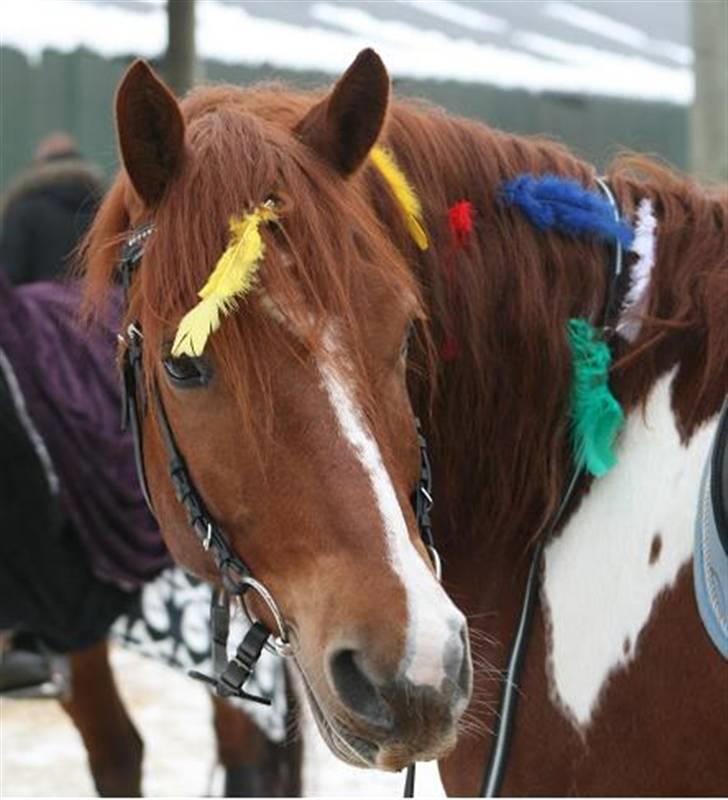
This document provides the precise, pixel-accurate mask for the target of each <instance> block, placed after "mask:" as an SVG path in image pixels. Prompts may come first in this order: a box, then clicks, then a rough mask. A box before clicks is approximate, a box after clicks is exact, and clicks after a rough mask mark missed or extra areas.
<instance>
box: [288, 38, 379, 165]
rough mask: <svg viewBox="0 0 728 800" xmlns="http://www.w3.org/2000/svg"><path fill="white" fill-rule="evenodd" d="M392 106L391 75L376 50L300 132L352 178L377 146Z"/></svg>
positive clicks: (360, 57) (363, 54)
mask: <svg viewBox="0 0 728 800" xmlns="http://www.w3.org/2000/svg"><path fill="white" fill-rule="evenodd" d="M388 103H389V75H388V74H387V70H386V69H385V67H384V64H383V63H382V59H381V58H379V56H378V55H377V54H376V53H375V52H374V50H370V49H367V50H362V51H361V53H359V55H358V56H357V57H356V59H355V60H354V63H353V64H352V65H351V66H350V67H349V69H347V70H346V72H345V73H344V74H343V76H342V77H341V78H340V79H339V81H338V82H337V84H336V86H334V88H333V90H332V91H331V93H330V94H329V95H328V96H327V97H326V98H325V99H324V100H322V101H321V102H320V103H318V104H317V105H315V106H314V107H313V108H312V109H311V110H310V111H309V112H308V114H306V116H305V117H304V118H303V120H302V121H301V122H300V123H299V124H298V126H297V128H296V132H297V133H298V135H299V137H300V138H301V139H302V140H303V141H304V142H306V144H308V145H309V146H310V147H312V148H313V149H314V150H315V151H316V152H317V153H318V154H319V155H320V156H321V157H322V158H323V159H325V160H326V161H328V162H329V163H330V164H331V165H332V166H333V167H334V168H336V169H337V170H338V171H339V172H340V173H341V174H342V175H345V176H346V175H350V174H351V173H352V172H354V171H356V170H357V169H358V168H359V167H360V166H361V165H362V164H363V163H364V161H365V160H366V158H367V156H368V155H369V151H370V150H371V149H372V147H373V146H374V145H375V144H376V141H377V138H378V137H379V133H380V131H381V130H382V126H383V125H384V119H385V117H386V115H387V106H388Z"/></svg>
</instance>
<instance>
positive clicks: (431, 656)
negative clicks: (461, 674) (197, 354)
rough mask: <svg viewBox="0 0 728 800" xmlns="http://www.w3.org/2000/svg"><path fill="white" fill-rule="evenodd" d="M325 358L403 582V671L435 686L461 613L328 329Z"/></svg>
mask: <svg viewBox="0 0 728 800" xmlns="http://www.w3.org/2000/svg"><path fill="white" fill-rule="evenodd" d="M326 349H327V351H328V353H329V356H330V357H329V358H328V359H327V360H324V361H322V362H321V363H320V364H319V370H320V372H321V376H322V378H323V384H324V387H325V389H326V392H327V394H328V397H329V399H330V401H331V405H332V407H333V410H334V413H335V414H336V419H337V421H338V423H339V427H340V428H341V432H342V434H343V435H344V438H345V439H346V440H347V441H348V443H349V445H350V446H351V448H352V450H353V451H354V453H355V454H356V457H357V458H358V460H359V462H360V463H361V465H362V468H363V469H364V472H365V473H366V475H367V477H368V478H369V481H370V483H371V487H372V492H373V494H374V500H375V502H376V506H377V509H378V510H379V514H380V517H381V520H382V525H383V528H384V532H385V535H386V541H387V550H388V555H389V562H390V564H391V566H392V569H393V570H394V571H395V572H396V574H397V575H398V576H399V578H400V580H401V581H402V584H403V585H404V589H405V595H406V599H407V614H408V620H407V637H406V652H405V656H404V662H405V664H406V670H405V677H407V678H408V679H409V680H410V681H411V682H412V683H414V684H416V685H419V686H433V687H435V688H436V689H440V688H441V686H442V682H443V679H444V678H445V677H446V660H447V658H448V653H449V652H451V651H452V648H453V647H458V646H460V637H459V633H460V630H461V628H462V626H463V624H464V622H465V619H464V617H463V615H462V614H461V612H460V611H458V610H457V608H455V606H454V605H453V603H452V601H451V600H450V598H449V597H448V596H447V595H446V594H445V592H444V591H443V589H442V587H441V586H440V585H439V583H437V581H436V580H435V578H434V576H433V574H432V572H431V571H430V570H429V569H428V568H427V566H426V565H425V562H424V561H423V559H422V557H421V556H420V554H419V553H418V552H417V550H415V548H414V545H413V544H412V542H411V540H410V537H409V531H408V530H407V523H406V521H405V518H404V514H403V513H402V509H401V507H400V504H399V500H398V499H397V493H396V492H395V490H394V486H393V485H392V480H391V478H390V476H389V473H388V472H387V469H386V467H385V466H384V463H383V461H382V455H381V452H380V450H379V445H378V444H377V442H376V441H375V439H374V438H373V436H372V435H371V433H370V431H369V428H368V426H367V424H366V422H365V420H364V418H363V416H362V414H361V411H360V410H359V408H358V407H357V404H356V400H355V395H354V391H353V389H352V386H351V382H350V381H349V380H348V378H347V376H346V374H345V370H346V366H347V365H346V363H345V362H344V361H343V359H342V357H341V355H340V353H339V351H338V347H337V345H336V342H335V341H334V339H333V337H332V336H331V335H329V337H328V341H327V348H326Z"/></svg>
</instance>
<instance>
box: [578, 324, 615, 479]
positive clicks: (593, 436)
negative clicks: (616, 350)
mask: <svg viewBox="0 0 728 800" xmlns="http://www.w3.org/2000/svg"><path fill="white" fill-rule="evenodd" d="M567 331H568V338H569V346H570V348H571V358H572V382H571V426H572V427H571V434H572V447H573V451H574V462H575V465H576V467H577V469H580V468H582V467H584V468H586V470H587V472H590V473H591V474H592V475H594V477H596V478H600V477H601V476H603V475H606V473H607V472H609V470H610V469H611V468H612V467H613V466H614V465H615V464H616V463H617V456H616V454H615V452H614V443H615V440H616V438H617V434H618V433H619V431H620V429H621V427H622V424H623V422H624V412H623V411H622V407H621V406H620V404H619V402H618V401H617V400H616V398H615V397H614V395H613V394H612V392H611V390H610V388H609V367H610V365H611V360H612V354H611V352H610V350H609V346H608V345H607V343H606V342H604V341H603V340H602V339H600V338H599V334H598V333H597V331H596V330H595V328H594V327H593V326H592V325H590V324H589V323H588V322H587V321H586V320H585V319H570V320H569V323H568V328H567Z"/></svg>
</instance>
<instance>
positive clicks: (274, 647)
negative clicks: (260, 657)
mask: <svg viewBox="0 0 728 800" xmlns="http://www.w3.org/2000/svg"><path fill="white" fill-rule="evenodd" d="M241 583H242V584H243V585H244V586H247V587H248V588H250V589H252V590H253V591H254V592H256V593H257V595H258V597H260V599H261V600H262V601H263V602H264V603H265V604H266V605H267V606H268V610H269V611H270V613H271V614H272V615H273V619H274V620H275V622H276V627H277V628H278V635H277V636H272V637H271V642H270V643H268V642H266V643H265V648H266V650H268V651H269V652H273V653H277V654H278V655H279V656H292V655H293V653H294V648H293V643H292V642H291V640H290V639H289V638H288V626H287V625H286V622H285V620H284V619H283V614H281V610H280V609H279V608H278V604H277V603H276V601H275V600H274V599H273V595H272V594H271V593H270V592H269V591H268V589H266V587H265V586H264V585H263V584H262V583H261V582H260V581H256V580H255V578H253V577H251V576H250V575H245V576H243V578H242V580H241ZM240 605H241V606H242V607H243V611H244V613H245V616H246V617H247V618H248V621H249V622H250V623H251V624H252V623H254V622H255V620H254V619H253V618H252V616H251V615H250V612H249V611H248V607H247V606H246V604H245V596H244V595H243V596H242V597H241V598H240Z"/></svg>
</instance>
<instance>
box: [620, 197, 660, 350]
mask: <svg viewBox="0 0 728 800" xmlns="http://www.w3.org/2000/svg"><path fill="white" fill-rule="evenodd" d="M656 230H657V220H656V219H655V214H654V211H653V209H652V201H651V200H650V199H649V198H648V197H645V198H644V199H643V200H642V201H641V202H640V204H639V206H638V207H637V221H636V223H635V236H634V242H632V246H631V247H630V251H631V252H633V253H635V254H636V255H637V261H635V263H634V266H633V267H632V271H631V280H630V287H629V290H628V292H627V295H626V297H625V298H624V305H623V307H622V313H621V314H620V317H619V322H618V323H617V332H618V333H619V334H621V335H622V336H624V338H625V339H627V341H629V342H634V341H635V339H636V338H637V337H638V336H639V332H640V328H641V322H640V318H639V315H640V314H641V313H642V312H643V311H644V307H645V302H646V300H647V289H648V288H649V285H650V277H651V276H652V268H653V267H654V266H655V231H656Z"/></svg>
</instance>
